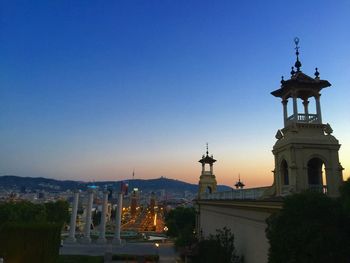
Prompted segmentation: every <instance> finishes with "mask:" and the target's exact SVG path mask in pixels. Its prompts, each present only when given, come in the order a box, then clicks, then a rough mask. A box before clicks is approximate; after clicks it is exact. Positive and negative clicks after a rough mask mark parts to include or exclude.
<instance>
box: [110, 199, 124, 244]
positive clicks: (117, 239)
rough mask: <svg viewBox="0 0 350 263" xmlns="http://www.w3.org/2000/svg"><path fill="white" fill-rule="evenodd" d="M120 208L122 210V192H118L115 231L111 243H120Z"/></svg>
mask: <svg viewBox="0 0 350 263" xmlns="http://www.w3.org/2000/svg"><path fill="white" fill-rule="evenodd" d="M122 210H123V193H119V194H118V204H117V211H116V217H115V233H114V238H113V242H112V243H113V244H115V245H120V244H121V239H120V230H121V220H122Z"/></svg>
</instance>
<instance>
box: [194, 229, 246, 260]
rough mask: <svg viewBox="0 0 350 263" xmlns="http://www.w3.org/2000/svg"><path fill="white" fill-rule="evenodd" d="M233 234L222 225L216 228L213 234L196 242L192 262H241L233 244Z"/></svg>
mask: <svg viewBox="0 0 350 263" xmlns="http://www.w3.org/2000/svg"><path fill="white" fill-rule="evenodd" d="M234 240H235V239H234V235H233V233H232V232H231V229H229V228H227V227H224V228H223V229H217V230H216V234H215V235H210V236H209V239H204V240H202V241H200V242H199V243H198V246H197V251H196V255H195V256H194V258H193V261H194V262H198V263H211V262H221V263H241V262H243V258H241V257H239V256H238V255H237V252H236V248H235V245H234Z"/></svg>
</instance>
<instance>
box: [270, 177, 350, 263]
mask: <svg viewBox="0 0 350 263" xmlns="http://www.w3.org/2000/svg"><path fill="white" fill-rule="evenodd" d="M340 192H341V196H340V198H338V199H332V198H330V197H328V196H327V195H324V194H322V193H315V192H304V193H301V194H295V195H292V196H288V197H286V198H285V201H284V205H283V209H282V210H281V211H280V212H279V213H277V214H275V215H272V216H271V217H270V218H269V219H268V220H267V224H268V227H267V229H266V235H267V238H268V239H269V242H270V250H269V263H280V262H284V263H295V262H298V263H328V262H337V263H349V262H350V180H348V181H347V182H345V183H344V184H343V186H342V187H341V189H340Z"/></svg>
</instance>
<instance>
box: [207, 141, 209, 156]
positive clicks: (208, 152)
mask: <svg viewBox="0 0 350 263" xmlns="http://www.w3.org/2000/svg"><path fill="white" fill-rule="evenodd" d="M208 154H209V146H208V143H207V156H208Z"/></svg>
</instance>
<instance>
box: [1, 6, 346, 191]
mask: <svg viewBox="0 0 350 263" xmlns="http://www.w3.org/2000/svg"><path fill="white" fill-rule="evenodd" d="M349 14H350V2H349V1H292V2H287V1H203V0H202V1H191V0H177V1H175V0H171V1H170V0H168V1H166V0H163V1H149V0H144V1H95V0H93V1H58V0H57V1H13V0H9V1H1V3H0V67H1V70H0V145H1V146H0V174H16V175H20V176H46V177H53V178H58V179H77V180H86V181H88V180H114V179H115V180H119V179H124V178H127V177H130V176H131V173H132V170H133V168H135V169H136V178H152V177H153V178H154V177H159V176H167V177H170V178H178V179H181V180H186V181H188V182H197V181H198V178H199V173H200V165H199V163H197V161H198V159H199V158H200V157H201V155H202V154H203V153H204V151H205V143H206V142H209V147H210V152H212V153H213V154H214V157H215V158H216V159H218V162H217V165H216V167H215V168H216V175H217V178H218V181H219V183H225V184H232V183H233V181H234V180H236V179H237V177H238V174H239V173H240V174H241V177H242V178H243V179H244V181H245V183H246V184H247V185H248V186H255V185H264V184H265V185H268V184H270V183H272V174H271V172H270V171H271V170H273V156H272V153H271V149H272V146H273V144H274V142H275V139H274V135H275V133H276V130H277V129H279V128H282V125H283V123H282V106H281V103H280V101H279V100H278V99H276V98H274V97H273V96H271V95H270V92H271V91H272V90H275V89H276V88H278V87H279V81H280V77H281V75H285V77H286V78H287V77H289V72H290V66H291V65H292V64H293V63H294V61H295V56H294V50H293V48H294V44H293V38H294V37H295V36H298V37H299V38H300V46H301V56H300V57H301V61H302V63H303V66H302V70H303V71H304V72H305V73H307V74H310V75H312V74H313V73H314V68H315V67H316V66H317V67H319V69H320V73H321V78H324V79H327V80H329V81H330V82H331V83H332V87H331V88H329V89H326V90H324V91H323V95H322V98H321V104H322V113H323V119H324V121H325V122H329V123H330V124H331V125H332V127H333V129H334V135H335V136H336V137H337V138H338V139H339V140H340V143H341V144H342V150H341V152H340V156H341V161H342V164H343V166H344V167H345V168H346V170H345V173H344V174H345V175H346V176H348V175H350V117H349V113H350V103H349V98H350V86H349V85H350V74H349V73H350V59H349V58H350V48H349V46H350V44H349V42H350V30H349V28H350V15H349Z"/></svg>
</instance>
